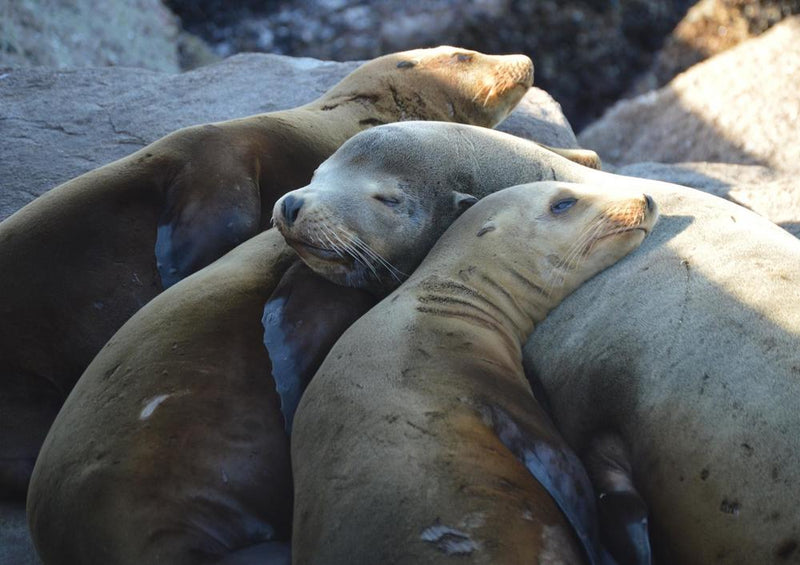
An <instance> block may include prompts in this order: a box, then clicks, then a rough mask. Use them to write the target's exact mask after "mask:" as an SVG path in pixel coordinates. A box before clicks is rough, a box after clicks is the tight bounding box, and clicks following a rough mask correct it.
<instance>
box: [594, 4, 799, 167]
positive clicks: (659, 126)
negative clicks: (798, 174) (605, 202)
mask: <svg viewBox="0 0 800 565" xmlns="http://www.w3.org/2000/svg"><path fill="white" fill-rule="evenodd" d="M798 37H800V17H798V16H795V17H792V18H789V19H786V20H784V21H783V22H781V23H780V24H778V25H776V26H775V27H773V28H772V29H771V30H770V31H768V32H767V33H765V34H764V35H762V36H760V37H758V38H755V39H751V40H749V41H747V42H745V43H742V44H740V45H738V46H736V47H734V48H733V49H730V50H728V51H725V52H724V53H721V54H719V55H717V56H715V57H712V58H711V59H708V60H707V61H705V62H703V63H700V64H698V65H695V66H694V67H692V68H691V69H689V70H688V71H686V72H685V73H683V74H681V75H678V76H677V77H676V78H675V79H674V80H673V81H672V82H670V83H669V84H668V85H667V86H666V87H664V88H662V89H660V90H658V91H656V92H651V93H649V94H645V95H642V96H639V97H637V98H634V99H632V100H626V101H622V102H619V103H617V104H616V105H615V106H614V107H613V108H612V109H611V110H609V111H608V112H607V113H606V114H605V115H604V116H603V118H601V119H600V120H599V121H597V122H595V123H594V124H592V125H591V126H589V127H588V128H586V129H585V130H584V131H583V132H582V133H581V135H580V138H579V139H580V142H581V144H582V145H583V146H585V147H588V148H590V149H594V150H595V151H597V152H598V153H599V154H600V156H601V157H602V158H603V160H604V161H607V162H611V163H617V164H629V163H637V162H644V161H658V162H667V163H676V162H687V161H715V162H725V163H739V164H749V165H764V166H769V167H772V168H775V169H779V170H784V171H800V143H797V141H796V137H797V132H798V131H800V96H798V94H797V93H798V92H799V91H800V41H798Z"/></svg>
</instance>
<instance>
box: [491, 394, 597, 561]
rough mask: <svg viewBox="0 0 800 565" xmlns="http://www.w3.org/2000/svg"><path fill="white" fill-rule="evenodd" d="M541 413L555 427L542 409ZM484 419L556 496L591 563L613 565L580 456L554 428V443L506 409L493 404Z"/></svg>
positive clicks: (535, 476) (550, 492) (554, 498)
mask: <svg viewBox="0 0 800 565" xmlns="http://www.w3.org/2000/svg"><path fill="white" fill-rule="evenodd" d="M539 413H540V416H541V417H543V418H546V419H547V421H548V423H549V424H550V425H551V426H553V425H552V423H551V422H550V419H549V417H548V416H547V415H546V414H545V413H544V411H543V410H541V409H540V410H539ZM484 420H485V421H487V423H488V424H489V425H490V426H491V427H492V429H493V430H494V432H495V433H496V434H497V436H498V437H499V438H500V441H501V442H502V443H503V445H505V446H506V447H507V448H508V449H509V450H510V451H511V452H512V453H513V454H514V455H515V456H516V457H517V459H519V460H520V461H521V462H522V463H523V464H524V465H525V467H527V469H528V471H529V472H530V473H531V475H533V477H534V478H535V479H536V480H537V481H539V484H541V485H542V487H544V489H545V490H547V492H548V493H549V494H550V496H552V497H553V500H554V501H555V502H556V504H557V505H558V507H559V508H560V509H561V511H562V512H563V513H564V516H566V518H567V520H568V521H569V523H570V524H571V525H572V528H573V530H574V531H575V535H576V536H577V538H578V540H579V541H580V543H581V545H582V546H583V549H584V552H585V553H586V557H587V558H588V561H589V563H590V564H591V565H612V563H613V561H611V560H610V559H609V557H608V555H606V554H605V553H604V552H603V550H602V549H601V548H600V544H599V535H598V528H597V509H596V506H595V495H594V490H593V489H592V484H591V482H590V481H589V476H588V474H587V473H586V470H585V469H584V467H583V464H582V463H581V461H580V459H578V456H577V455H576V454H575V453H574V452H573V451H572V449H570V447H569V446H568V445H567V443H566V442H565V441H564V440H563V439H561V438H560V436H559V435H558V433H557V432H555V426H553V431H554V433H555V434H556V435H555V436H554V437H555V441H554V440H552V439H551V438H545V437H534V435H533V434H531V435H529V434H526V433H525V432H524V431H523V429H521V428H520V426H519V425H518V424H517V422H515V421H514V419H513V418H512V417H511V416H510V415H509V414H508V413H507V412H506V411H505V410H503V409H502V408H500V407H498V406H491V405H490V406H486V408H485V410H484Z"/></svg>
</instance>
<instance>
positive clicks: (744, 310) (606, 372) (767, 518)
mask: <svg viewBox="0 0 800 565" xmlns="http://www.w3.org/2000/svg"><path fill="white" fill-rule="evenodd" d="M359 145H361V146H362V147H369V148H370V151H369V153H368V154H366V156H364V157H363V158H362V159H361V160H360V161H358V163H356V162H355V156H356V155H357V154H358V153H359V152H358V151H357V148H358V146H359ZM400 155H402V156H403V157H402V161H401V159H400V157H399V156H400ZM456 162H458V163H459V165H460V166H458V167H457V166H455V165H454V163H456ZM356 165H357V166H356ZM548 178H555V179H558V180H566V181H573V182H587V183H592V184H596V185H604V186H611V187H629V188H638V189H639V190H640V191H642V192H644V191H646V192H648V193H649V194H652V195H653V197H654V198H656V199H657V200H658V201H659V205H660V207H661V211H662V222H661V224H662V225H661V226H660V228H659V230H658V231H657V235H656V236H655V237H653V238H649V239H648V241H647V242H645V244H644V247H643V249H641V250H640V251H639V252H638V253H637V254H636V255H635V258H631V260H629V261H626V262H624V263H623V266H618V267H619V268H618V269H613V270H610V271H608V272H606V273H604V274H602V275H600V276H599V277H597V278H596V279H594V280H593V281H592V282H590V283H589V284H588V285H586V286H585V287H583V288H582V289H580V290H579V291H578V292H577V293H576V294H575V295H573V296H571V297H570V298H568V299H567V300H566V301H565V302H564V304H562V305H561V306H560V307H559V308H557V309H556V310H555V311H554V312H553V313H552V314H551V315H550V316H549V318H548V320H547V321H546V322H545V323H544V325H543V327H542V335H543V336H546V339H545V338H544V337H542V338H538V337H537V335H538V332H536V333H535V334H534V336H533V338H532V339H531V342H530V344H529V345H528V347H527V349H526V351H527V352H528V353H529V354H530V356H531V361H530V363H529V365H530V366H531V368H532V370H535V372H536V373H538V374H539V376H540V378H541V379H542V383H543V385H544V388H545V389H546V392H547V393H548V394H549V395H550V396H551V397H552V399H553V402H552V407H553V410H554V415H555V419H556V423H557V424H558V425H559V427H560V429H562V430H563V431H564V434H565V437H566V439H567V441H568V442H570V444H571V445H572V446H573V447H574V448H575V449H577V450H579V451H581V452H582V451H583V450H584V449H585V448H587V447H588V444H589V443H590V442H591V441H592V439H591V438H590V436H591V435H592V434H595V433H600V434H601V435H611V436H614V437H615V438H617V439H620V440H621V441H622V442H623V446H624V447H625V449H626V450H627V451H628V452H629V454H630V467H631V470H632V472H633V474H634V477H635V479H636V480H635V483H636V489H637V490H639V491H640V492H641V494H642V495H643V496H644V499H645V501H646V502H647V505H648V506H649V507H650V510H651V516H653V518H652V523H651V531H652V538H653V541H654V552H655V560H656V562H659V563H660V562H664V563H682V564H688V565H695V564H697V565H699V564H701V563H702V564H707V563H710V562H715V560H719V562H720V563H731V564H739V563H741V564H745V563H773V562H774V563H785V562H798V560H800V505H797V504H796V501H797V494H796V493H797V485H798V484H800V378H799V377H798V373H800V369H798V367H800V291H798V288H800V287H799V286H798V284H799V283H800V267H798V265H800V261H798V259H800V242H798V241H797V239H796V238H793V237H792V236H790V235H789V234H788V233H786V232H784V231H783V230H781V229H779V228H777V227H776V226H774V225H773V224H771V223H769V222H768V221H766V220H764V219H762V218H760V217H758V216H756V215H755V214H753V213H751V212H749V211H747V210H745V209H743V208H741V207H739V206H736V205H734V204H731V203H728V202H725V201H723V200H721V199H719V198H716V197H713V196H710V195H706V194H704V193H701V192H699V191H696V190H692V189H688V188H685V187H680V186H677V185H672V184H667V183H663V182H657V181H650V180H645V179H637V178H632V177H624V176H619V175H612V174H609V173H605V172H601V171H594V170H591V169H588V168H585V167H580V166H578V165H575V164H573V163H570V162H569V161H567V160H564V159H561V158H559V157H558V156H553V155H552V154H547V153H544V152H543V150H542V149H541V148H539V147H538V146H536V145H535V144H533V143H530V142H526V141H524V140H520V139H519V138H515V137H513V136H508V135H504V134H501V133H498V132H491V131H487V130H482V129H480V128H472V127H469V126H460V125H457V124H411V123H404V124H396V125H388V126H382V127H380V128H375V129H373V130H370V131H369V132H364V133H362V134H360V135H359V136H356V137H354V138H353V139H352V140H350V142H348V144H345V145H344V146H343V147H342V148H341V150H340V151H339V152H338V153H336V154H334V155H333V156H332V157H331V158H330V159H329V160H328V161H326V163H325V164H324V165H323V166H322V167H320V169H319V171H318V173H317V176H315V177H314V178H313V179H312V182H311V184H310V185H309V186H308V187H306V188H303V189H300V190H298V191H294V192H292V193H290V195H291V196H292V197H293V198H296V199H302V206H297V205H296V204H295V205H294V206H293V207H292V208H293V209H294V210H295V211H294V213H293V221H292V222H291V224H288V223H287V222H285V221H283V220H282V219H280V218H281V216H283V215H284V213H283V211H282V208H281V205H282V202H280V201H279V202H278V204H277V205H276V212H275V215H276V218H278V225H279V226H280V227H281V229H283V230H284V233H285V234H286V235H287V236H288V238H289V240H290V242H292V243H293V245H294V246H295V248H296V249H297V250H298V252H299V253H300V254H301V255H302V256H303V257H304V259H305V260H306V261H307V262H308V263H309V265H311V266H312V268H314V269H315V270H316V271H317V272H320V273H321V274H324V275H326V276H329V277H331V278H332V279H334V280H337V281H339V282H345V283H347V282H349V283H350V284H352V285H355V286H363V287H365V288H373V289H374V288H378V289H381V288H383V289H387V288H388V289H391V288H394V287H396V286H397V285H398V284H399V282H398V280H396V279H395V277H394V276H393V275H392V274H391V273H390V270H389V269H388V268H385V267H384V268H381V270H379V272H378V273H377V275H373V274H371V273H370V272H368V269H366V268H365V267H364V265H363V264H360V263H359V262H357V261H351V260H347V259H342V258H339V257H337V256H336V255H335V254H330V255H327V256H326V254H325V253H326V251H325V250H319V249H317V247H324V246H325V239H324V238H322V237H321V236H320V235H319V234H321V233H335V234H339V237H341V238H343V239H345V238H348V239H354V238H358V240H359V241H360V242H361V245H362V246H369V247H370V248H371V249H374V250H375V253H376V254H377V253H380V255H381V257H382V258H383V261H385V262H386V263H387V264H391V265H393V266H394V268H395V269H396V271H395V272H394V274H395V275H397V276H398V277H399V278H400V279H402V278H403V275H402V274H398V273H399V271H403V272H405V273H408V272H411V271H412V270H413V268H414V267H415V266H416V265H417V264H418V263H419V261H420V260H421V258H422V257H423V256H424V254H425V253H426V251H427V249H429V248H430V246H431V245H433V243H434V242H435V240H436V238H437V237H438V232H437V230H439V229H442V226H446V224H447V220H445V221H442V222H437V221H436V219H435V218H436V217H435V216H431V213H430V211H427V210H423V212H420V210H419V208H420V207H418V206H417V207H409V206H408V204H402V203H403V202H412V203H413V202H415V201H417V200H423V201H425V200H426V199H424V198H422V199H421V198H420V196H421V195H427V194H429V193H431V192H437V191H451V190H453V189H454V188H455V189H456V190H463V191H464V192H467V193H471V194H475V195H477V196H480V195H482V194H484V193H485V192H486V191H489V190H491V189H496V188H495V187H496V185H497V183H507V184H515V183H519V182H525V181H530V180H540V179H548ZM496 179H497V180H496ZM498 188H499V187H498ZM287 198H288V196H287ZM381 199H382V200H381ZM428 200H430V199H428ZM284 202H285V200H284ZM378 204H383V207H381V206H378ZM390 205H393V206H390ZM355 206H358V211H357V212H356V210H355ZM431 218H434V219H433V220H431ZM418 220H419V224H418V225H419V227H416V228H415V227H413V226H414V222H417V221H418ZM395 234H397V236H396V237H395ZM306 242H307V243H306ZM309 244H310V245H309ZM362 263H363V262H362ZM373 264H374V265H376V267H375V268H376V270H377V269H378V268H380V267H379V266H377V265H378V263H377V262H374V263H373ZM587 312H591V315H590V316H588V317H587ZM545 330H546V331H545ZM624 466H625V465H624V464H622V467H624ZM606 486H609V487H614V488H616V486H620V485H616V486H615V485H610V484H609V485H606Z"/></svg>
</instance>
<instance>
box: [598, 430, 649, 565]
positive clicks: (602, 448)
mask: <svg viewBox="0 0 800 565" xmlns="http://www.w3.org/2000/svg"><path fill="white" fill-rule="evenodd" d="M583 459H584V462H585V463H586V468H587V470H588V471H589V477H590V478H591V480H592V483H593V485H594V487H595V490H596V491H597V493H598V498H597V507H598V508H597V510H598V515H599V518H600V538H601V540H602V542H603V545H604V546H605V547H606V548H607V549H608V551H609V552H610V553H611V554H612V555H613V556H614V558H615V559H616V560H617V562H619V564H620V565H649V564H650V563H651V562H652V557H651V551H650V539H649V537H648V532H647V506H646V505H645V503H644V500H643V499H642V497H641V496H640V495H639V493H638V492H637V491H636V488H635V487H634V486H633V476H632V470H631V463H630V457H629V456H628V452H627V450H626V449H625V445H624V444H623V442H622V439H621V438H620V437H619V436H617V435H614V434H604V435H602V436H598V437H596V438H594V439H593V440H592V442H591V444H590V446H589V449H588V450H587V451H586V453H585V454H584V458H583Z"/></svg>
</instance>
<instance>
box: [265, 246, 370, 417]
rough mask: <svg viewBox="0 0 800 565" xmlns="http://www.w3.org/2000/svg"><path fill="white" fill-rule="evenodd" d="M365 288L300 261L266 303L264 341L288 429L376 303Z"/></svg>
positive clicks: (285, 276) (284, 276)
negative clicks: (340, 346) (334, 350)
mask: <svg viewBox="0 0 800 565" xmlns="http://www.w3.org/2000/svg"><path fill="white" fill-rule="evenodd" d="M376 302H377V300H376V299H375V297H373V296H372V295H371V294H369V293H367V292H366V291H363V290H359V289H357V288H350V287H344V286H339V285H337V284H334V283H332V282H330V281H328V280H327V279H323V278H322V277H320V276H319V275H317V274H316V273H314V271H312V270H311V269H310V268H309V267H308V266H307V265H306V264H305V263H302V262H300V261H298V262H297V263H295V264H294V265H292V266H291V267H290V268H289V269H288V270H287V271H286V273H285V274H284V275H283V278H282V279H281V281H280V283H278V286H277V287H276V288H275V291H274V292H273V293H272V296H270V298H269V300H267V303H266V304H265V306H264V316H263V318H262V320H261V322H262V325H263V326H264V345H265V346H266V348H267V351H268V352H269V357H270V361H271V363H272V376H273V378H274V379H275V388H276V389H277V391H278V395H279V396H280V398H281V411H282V412H283V417H284V421H285V423H286V431H287V433H289V432H291V429H292V420H293V419H294V412H295V410H296V409H297V404H298V403H299V402H300V396H301V395H302V394H303V391H304V390H305V389H306V386H308V383H309V382H310V381H311V377H313V376H314V373H316V372H317V369H318V368H319V366H320V365H321V364H322V361H323V360H324V359H325V356H326V355H327V354H328V351H330V349H331V347H333V344H334V343H336V340H337V339H339V336H341V335H342V334H343V333H344V331H345V330H346V329H347V328H349V327H350V325H351V324H352V323H353V322H355V321H356V320H357V319H358V318H360V317H361V316H362V315H363V314H365V313H366V312H367V310H369V309H370V308H372V306H374V305H375V303H376Z"/></svg>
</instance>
